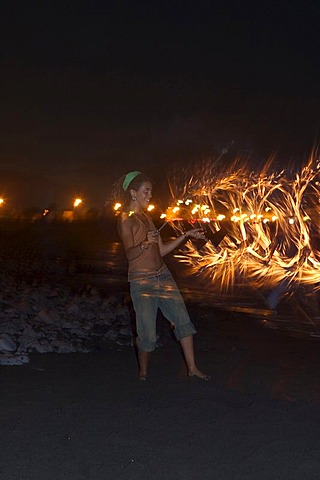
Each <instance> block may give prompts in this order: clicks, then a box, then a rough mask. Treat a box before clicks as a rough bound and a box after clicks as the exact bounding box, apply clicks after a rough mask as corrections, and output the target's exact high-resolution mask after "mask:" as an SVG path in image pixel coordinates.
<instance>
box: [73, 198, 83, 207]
mask: <svg viewBox="0 0 320 480" xmlns="http://www.w3.org/2000/svg"><path fill="white" fill-rule="evenodd" d="M81 203H82V200H81V198H76V199H75V201H74V202H73V206H74V207H79V205H81Z"/></svg>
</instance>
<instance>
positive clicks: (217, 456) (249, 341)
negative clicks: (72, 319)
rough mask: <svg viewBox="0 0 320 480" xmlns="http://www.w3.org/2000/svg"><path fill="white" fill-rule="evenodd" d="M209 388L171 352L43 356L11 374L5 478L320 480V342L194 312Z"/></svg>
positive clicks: (171, 344) (7, 377)
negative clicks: (141, 377)
mask: <svg viewBox="0 0 320 480" xmlns="http://www.w3.org/2000/svg"><path fill="white" fill-rule="evenodd" d="M189 310H190V313H191V315H192V318H193V320H194V322H195V324H196V326H197V328H198V335H197V336H196V339H195V343H196V352H197V357H198V364H199V366H200V367H201V368H202V369H204V370H205V371H207V372H209V373H211V375H212V380H211V381H210V382H203V381H199V380H196V379H191V380H190V379H188V378H187V377H186V372H185V367H184V364H183V361H182V358H181V353H180V350H179V347H178V345H177V344H176V343H175V341H174V340H173V339H171V338H170V334H169V333H168V330H167V327H166V326H165V324H164V323H162V322H161V319H160V324H159V325H160V333H161V331H162V332H164V333H163V335H165V341H164V342H163V343H164V345H163V346H162V347H160V348H158V349H157V350H156V351H155V352H154V354H153V358H152V362H151V365H150V375H149V378H148V381H147V382H145V383H144V382H139V381H138V380H137V378H136V373H137V367H136V363H135V355H134V350H133V348H131V347H118V346H117V345H115V344H114V343H111V342H110V343H105V344H104V345H101V347H100V349H99V350H97V351H95V352H92V353H88V354H65V355H63V354H60V355H59V354H42V355H41V354H34V355H32V356H31V362H30V363H29V364H26V365H22V366H17V367H14V366H10V367H1V370H0V372H1V397H0V405H1V439H0V452H1V453H0V455H1V458H0V478H1V480H51V479H52V480H60V479H61V480H62V479H66V480H67V479H68V480H82V479H83V480H100V479H101V480H102V479H103V480H108V479H117V480H121V479H130V480H134V479H139V480H144V479H146V480H147V479H148V480H160V479H161V480H163V479H166V480H171V479H172V480H173V479H174V480H180V479H186V480H189V479H192V480H193V479H199V480H204V479H210V480H212V479H219V480H229V479H230V480H231V479H232V480H240V479H243V480H276V479H286V480H287V479H290V480H300V479H301V480H302V479H305V480H311V479H314V480H318V479H319V478H320V447H319V441H320V408H319V406H320V405H319V400H320V388H319V380H318V379H319V367H320V351H319V341H317V340H316V339H310V338H300V337H288V336H285V335H283V334H281V333H279V332H278V331H273V330H269V329H266V328H264V327H262V326H261V325H258V324H257V323H254V322H253V321H252V320H251V319H250V320H249V319H247V318H246V317H245V316H243V315H242V316H239V315H238V316H237V315H236V314H228V315H227V314H226V313H225V312H224V313H223V312H221V311H218V310H213V309H212V308H205V307H201V308H200V307H199V306H197V305H195V304H194V305H189Z"/></svg>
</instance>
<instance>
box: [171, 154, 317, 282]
mask: <svg viewBox="0 0 320 480" xmlns="http://www.w3.org/2000/svg"><path fill="white" fill-rule="evenodd" d="M270 167H271V161H269V162H267V163H266V165H264V166H263V168H262V170H261V171H260V172H252V171H251V170H250V169H249V167H248V166H246V165H245V164H242V165H239V164H238V165H237V164H234V165H232V167H230V168H229V169H224V170H222V169H214V168H213V166H212V164H211V165H204V166H202V168H199V169H198V168H197V174H195V173H194V172H191V174H188V173H186V172H182V174H181V176H183V175H184V178H183V180H184V182H181V183H179V182H177V184H176V185H174V186H172V185H171V188H170V189H171V192H174V191H175V190H176V191H178V195H179V196H178V195H177V197H175V198H179V202H178V201H177V200H175V198H174V199H173V204H174V205H177V203H179V207H169V208H168V209H167V218H168V219H169V220H171V221H174V222H175V223H174V227H175V228H176V229H177V231H179V232H181V231H183V224H182V219H183V222H185V221H189V222H190V223H191V224H193V223H194V222H198V221H201V222H206V225H207V227H206V228H209V229H210V230H209V231H210V232H211V233H213V234H214V233H215V232H217V231H219V230H220V229H221V228H224V229H225V232H226V234H225V236H224V237H223V239H222V240H221V241H220V243H219V244H218V245H214V243H213V242H210V241H208V242H207V243H206V245H205V246H204V247H202V248H201V251H198V250H197V249H196V247H195V246H194V245H193V244H192V242H188V243H187V244H186V245H185V247H184V252H183V254H182V255H179V260H180V261H183V262H186V263H188V264H189V265H190V266H191V269H192V270H193V271H194V272H195V273H197V274H201V275H205V276H206V277H207V278H209V279H211V281H212V282H213V283H214V284H215V285H219V286H220V288H222V289H227V288H230V287H232V286H233V285H234V283H235V279H236V278H239V276H240V277H246V280H248V281H250V282H252V284H253V285H255V286H257V287H262V286H268V287H273V286H275V285H277V284H278V283H279V282H281V281H282V280H283V279H284V278H286V279H288V282H295V283H299V284H305V285H313V288H314V289H316V290H317V289H319V288H320V286H319V285H320V282H319V280H320V235H318V232H319V231H320V204H319V199H320V182H319V177H320V163H319V161H318V160H316V158H315V153H314V154H312V155H311V156H310V158H309V160H308V162H307V164H306V165H305V166H303V167H302V168H301V170H300V171H299V172H297V173H295V174H294V175H292V174H289V173H288V172H286V171H284V170H283V171H281V172H278V173H275V172H274V171H271V168H270ZM181 198H182V199H183V198H185V199H187V200H188V202H187V200H184V201H180V199H181ZM177 208H180V211H179V215H180V219H176V218H174V214H175V213H177ZM318 238H319V240H318ZM317 242H318V243H317Z"/></svg>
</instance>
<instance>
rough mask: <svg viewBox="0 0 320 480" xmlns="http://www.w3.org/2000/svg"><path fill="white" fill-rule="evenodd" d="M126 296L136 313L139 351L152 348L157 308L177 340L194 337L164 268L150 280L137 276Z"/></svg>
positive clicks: (149, 350) (171, 281)
mask: <svg viewBox="0 0 320 480" xmlns="http://www.w3.org/2000/svg"><path fill="white" fill-rule="evenodd" d="M130 293H131V298H132V302H133V307H134V310H135V313H136V328H137V347H138V349H139V350H142V351H144V352H152V351H153V350H154V349H155V347H156V341H157V338H158V337H157V334H156V321H157V311H158V308H160V310H161V312H162V313H163V315H164V316H165V317H166V319H167V320H169V322H171V324H172V325H173V326H174V334H175V337H176V339H177V340H181V339H182V338H185V337H188V336H189V335H194V334H195V333H197V332H196V329H195V328H194V325H193V323H192V322H191V321H190V317H189V314H188V312H187V308H186V306H185V303H184V300H183V298H182V296H181V293H180V291H179V289H178V287H177V285H176V282H175V280H174V279H173V277H172V275H171V273H170V272H169V270H168V269H167V267H165V268H164V269H161V271H160V272H159V274H155V275H154V276H150V277H149V276H148V277H146V276H144V277H143V276H142V275H140V276H139V279H136V280H131V281H130Z"/></svg>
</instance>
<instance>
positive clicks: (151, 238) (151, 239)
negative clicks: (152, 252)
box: [147, 230, 159, 243]
mask: <svg viewBox="0 0 320 480" xmlns="http://www.w3.org/2000/svg"><path fill="white" fill-rule="evenodd" d="M158 235H159V234H158V232H157V230H150V231H149V232H147V242H148V243H156V242H158Z"/></svg>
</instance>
